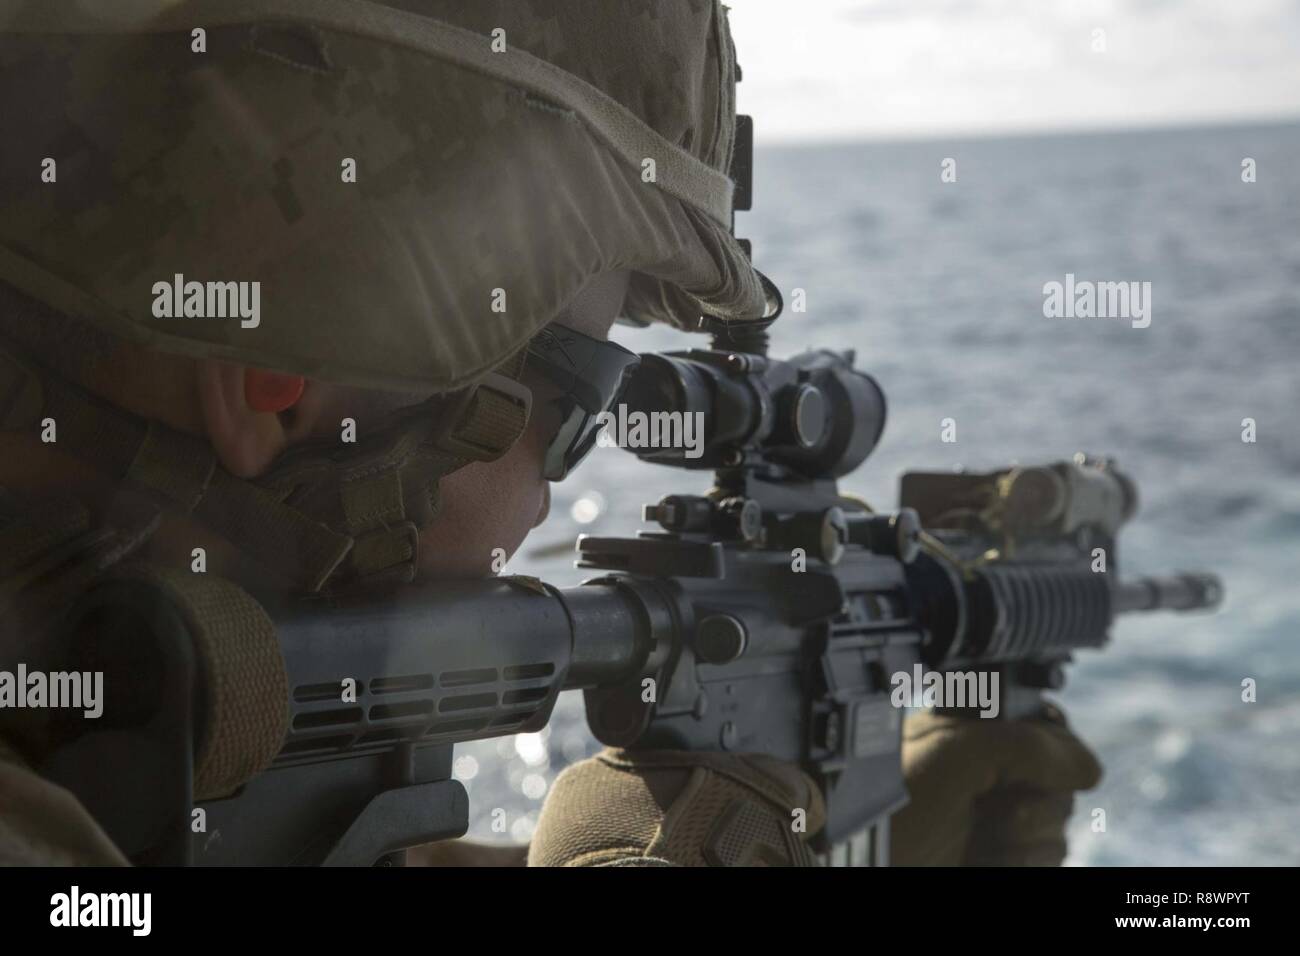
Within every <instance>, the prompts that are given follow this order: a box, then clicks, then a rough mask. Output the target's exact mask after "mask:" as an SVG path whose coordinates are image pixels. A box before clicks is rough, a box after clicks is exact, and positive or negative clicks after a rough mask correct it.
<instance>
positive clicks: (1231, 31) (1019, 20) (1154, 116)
mask: <svg viewBox="0 0 1300 956" xmlns="http://www.w3.org/2000/svg"><path fill="white" fill-rule="evenodd" d="M729 6H730V7H731V26H732V33H733V35H734V36H735V41H736V49H737V55H738V59H739V61H740V65H741V67H742V69H743V71H744V79H743V82H742V83H741V84H740V87H739V93H738V99H739V108H740V111H741V112H744V113H751V114H753V115H754V116H755V128H756V136H757V138H758V140H759V141H760V142H764V143H769V142H787V141H799V140H804V141H807V140H850V139H875V138H879V139H893V138H925V137H932V136H947V135H984V134H998V133H1009V132H1032V131H1049V130H1065V129H1099V128H1101V129H1105V128H1119V127H1135V126H1164V125H1195V124H1200V123H1220V122H1244V121H1253V120H1275V119H1294V118H1300V0H731V2H730V4H729ZM1096 31H1102V32H1101V33H1097V32H1096ZM1094 47H1097V48H1098V49H1094Z"/></svg>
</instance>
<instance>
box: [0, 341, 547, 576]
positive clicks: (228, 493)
mask: <svg viewBox="0 0 1300 956" xmlns="http://www.w3.org/2000/svg"><path fill="white" fill-rule="evenodd" d="M523 360H524V352H523V350H521V351H520V352H519V353H517V354H516V355H515V356H514V357H513V358H511V359H510V360H509V361H507V362H506V363H505V364H503V365H502V366H501V367H500V368H499V369H498V370H497V371H496V372H493V373H489V374H488V375H487V376H485V377H484V378H483V379H482V380H480V381H479V382H478V383H477V384H475V385H471V386H469V387H468V388H466V389H463V390H461V391H459V392H456V393H453V394H452V395H450V396H440V397H439V398H437V399H433V400H431V401H430V402H427V403H425V404H422V405H419V406H414V407H412V408H409V409H404V410H402V411H400V412H398V413H396V414H395V415H393V416H392V417H391V418H390V419H389V421H388V422H386V423H385V424H384V425H383V426H382V427H380V428H379V429H377V430H376V431H375V432H374V433H373V434H371V435H367V436H364V437H363V438H362V440H360V441H358V442H357V443H356V444H355V445H351V446H350V445H343V444H335V443H326V442H314V443H310V444H306V445H301V446H298V447H296V448H293V449H290V451H289V452H287V453H286V454H284V455H283V456H281V458H280V459H279V460H278V461H277V462H276V464H275V465H274V466H273V468H272V470H271V471H270V472H269V473H268V474H266V475H264V476H262V477H259V478H257V479H253V480H244V479H240V478H236V477H234V476H233V475H231V474H230V473H229V472H227V471H226V470H225V469H224V468H222V467H221V465H220V463H219V462H218V460H217V457H216V454H215V453H214V452H213V450H212V448H211V446H210V445H209V443H208V442H207V441H206V440H205V439H203V438H198V437H195V436H192V435H187V434H185V433H183V432H179V431H176V430H175V429H172V428H169V427H167V426H166V425H163V424H160V423H159V422H154V421H149V420H147V419H144V418H140V417H138V416H136V415H133V414H131V413H129V412H126V411H123V410H122V409H120V408H117V407H115V406H113V405H111V404H109V403H107V402H105V401H103V400H101V399H99V398H97V397H96V396H94V395H92V394H90V393H88V392H86V391H85V390H83V389H81V388H79V387H78V386H76V385H74V384H72V383H71V382H68V381H67V380H65V379H63V378H62V377H60V376H58V375H55V374H54V373H52V372H50V371H49V370H47V369H45V368H43V367H42V366H40V365H39V364H38V363H36V362H34V361H32V360H31V359H30V358H28V357H26V356H24V355H22V354H21V353H19V352H18V351H16V350H15V349H13V348H12V347H11V346H10V345H9V343H7V342H4V341H0V429H4V430H15V431H26V430H29V429H30V430H33V431H34V430H38V429H39V428H40V427H41V423H42V422H43V420H44V419H47V418H48V419H53V420H54V422H55V427H56V428H57V436H58V441H59V445H60V447H61V448H64V449H68V450H69V451H70V452H71V453H72V454H73V455H75V456H77V457H78V458H81V459H82V460H84V461H86V462H87V463H88V464H90V465H92V466H94V467H95V468H97V469H98V470H100V471H102V472H104V473H106V474H108V475H110V476H112V477H114V478H115V479H117V480H118V481H119V482H121V483H122V484H123V485H124V486H126V487H129V488H131V489H133V490H139V491H144V492H146V493H147V494H148V495H150V496H151V497H152V498H154V499H155V500H157V501H159V502H160V503H161V504H162V505H163V506H165V507H166V508H168V509H169V510H171V511H173V512H179V513H181V514H184V515H187V516H190V517H192V518H193V519H194V520H196V521H198V522H199V523H201V524H203V525H205V526H206V527H208V528H210V529H212V530H213V531H215V532H216V533H218V534H220V535H221V536H222V537H224V538H225V539H226V540H228V541H229V542H230V543H231V544H232V545H234V546H235V547H236V548H238V549H239V550H240V551H241V552H243V553H244V554H245V555H246V556H247V557H250V558H252V559H253V560H255V561H257V562H259V563H260V564H262V565H264V566H266V567H267V568H268V569H270V570H272V571H274V572H276V573H277V574H279V575H281V576H283V577H284V578H286V579H287V580H288V582H289V583H290V585H291V586H292V587H294V588H295V589H297V590H300V591H302V592H306V593H319V592H335V591H339V590H351V589H353V588H380V587H387V586H391V585H393V584H398V583H403V582H408V581H410V580H411V579H412V578H413V577H414V576H415V570H416V564H417V560H418V542H419V534H420V532H421V531H422V530H423V529H424V528H426V527H427V526H428V525H429V523H430V522H431V521H432V520H433V519H434V516H435V515H436V514H437V512H438V508H439V497H438V483H439V481H440V480H441V479H442V477H443V476H444V475H448V474H451V473H452V472H454V471H456V470H458V469H460V468H462V467H464V466H465V465H467V464H469V463H471V462H473V461H491V460H492V459H495V458H498V457H500V456H501V455H502V454H504V453H505V452H506V451H507V450H508V449H509V448H510V447H511V446H512V445H513V444H514V443H515V442H516V441H517V440H518V439H519V436H520V435H521V434H522V433H523V430H524V426H525V425H526V424H527V422H528V414H529V407H530V402H531V393H530V392H529V390H528V389H527V388H526V387H525V386H523V385H522V384H520V383H519V381H518V377H519V375H520V374H521V373H522V370H523ZM435 410H436V414H435Z"/></svg>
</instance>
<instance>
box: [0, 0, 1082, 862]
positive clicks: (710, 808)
mask: <svg viewBox="0 0 1300 956" xmlns="http://www.w3.org/2000/svg"><path fill="white" fill-rule="evenodd" d="M105 6H106V7H107V9H104V10H98V9H93V8H91V7H90V5H84V4H78V3H70V2H55V0H46V2H42V3H23V2H4V3H0V28H3V33H0V75H3V76H4V77H5V80H6V82H4V83H3V84H0V98H2V99H3V100H4V102H3V103H0V113H3V115H6V116H18V115H21V116H23V117H24V120H23V128H22V129H21V130H19V131H18V135H16V136H14V137H12V139H11V143H13V144H15V145H16V146H17V148H10V149H7V150H6V151H5V153H4V155H3V158H2V159H0V163H3V175H0V190H3V193H2V194H0V208H3V210H4V216H3V217H2V218H0V401H2V402H3V403H4V404H3V405H2V406H0V424H2V425H3V431H2V432H0V447H2V448H3V453H2V454H0V486H3V487H4V488H5V489H6V495H5V498H4V500H3V506H4V510H3V513H2V514H0V520H2V521H3V524H0V535H2V536H3V544H2V545H0V582H3V586H2V588H0V593H2V594H3V595H4V597H5V600H6V604H5V605H4V606H3V607H0V615H2V618H0V619H2V620H3V625H2V626H3V628H4V631H3V633H4V634H5V637H6V640H9V641H12V642H15V643H16V642H17V641H19V640H23V639H30V635H31V634H34V633H38V632H39V630H40V628H41V627H42V626H43V625H44V624H46V623H47V622H48V620H49V619H50V618H51V616H52V615H53V614H54V613H55V611H57V609H58V608H60V607H62V606H64V605H65V604H66V603H67V601H69V600H71V599H72V598H73V597H75V595H76V594H77V593H78V592H79V591H80V590H82V589H84V588H85V587H87V586H88V585H89V584H90V583H92V582H93V581H95V580H98V579H99V578H100V577H102V576H104V575H110V574H114V573H120V572H121V571H122V570H123V569H124V568H129V567H132V566H134V565H136V564H138V563H144V564H146V565H147V566H148V567H150V568H153V569H161V570H154V571H150V572H148V573H152V574H155V575H159V576H161V577H163V578H165V579H167V580H170V581H173V582H174V583H175V582H181V581H182V578H183V579H184V580H185V581H190V582H191V583H189V584H185V583H176V586H177V587H191V586H203V587H207V586H208V585H206V584H204V585H193V583H192V580H193V577H194V576H192V575H191V576H190V577H184V574H188V572H189V570H190V569H191V568H192V566H193V561H194V560H195V555H196V554H197V553H199V551H198V550H197V549H202V550H201V553H202V555H203V558H204V562H205V574H204V577H205V578H208V579H211V580H212V581H214V582H216V581H220V580H229V581H234V582H237V583H239V584H240V585H242V586H244V587H245V588H247V589H248V590H249V591H252V592H253V593H257V594H270V595H274V594H280V595H293V594H302V593H309V594H310V593H315V594H322V593H327V594H353V593H363V592H364V593H369V594H370V595H371V596H374V597H386V598H387V599H392V600H397V599H399V596H400V593H401V592H400V589H401V588H403V587H410V586H419V585H421V584H423V586H434V587H436V586H437V585H436V582H437V581H438V580H442V579H446V578H451V577H474V576H482V575H485V574H488V573H490V572H491V567H492V558H493V555H494V553H496V552H498V549H499V551H501V552H504V553H507V554H509V553H512V552H513V551H514V550H515V548H516V547H517V546H518V545H519V543H520V542H521V541H522V540H523V538H524V536H525V535H526V534H527V533H528V531H529V530H530V529H531V528H532V527H533V526H534V525H535V524H536V523H538V522H540V521H541V520H542V519H543V518H544V517H545V513H546V508H547V503H548V500H549V495H548V491H547V481H548V480H558V479H559V478H562V477H563V475H564V474H565V473H567V471H568V470H569V469H571V468H572V467H573V466H574V465H575V464H576V463H577V462H578V461H579V460H580V459H581V457H582V456H583V455H584V454H585V453H586V452H587V451H589V450H590V447H591V445H592V442H591V441H589V440H585V439H589V438H591V437H594V436H593V433H592V431H591V428H592V422H593V421H594V418H595V415H596V414H597V413H598V412H600V411H603V410H605V409H607V408H608V407H609V406H610V405H611V404H612V403H613V402H614V401H615V400H616V398H617V393H616V392H615V391H613V390H612V388H611V386H610V384H609V379H607V378H604V377H602V378H600V379H599V380H593V381H590V382H586V383H585V385H587V386H589V388H587V389H586V390H585V392H584V394H586V395H587V396H588V397H587V398H586V399H585V400H584V401H578V400H577V399H576V398H575V394H574V393H573V392H572V391H570V392H565V391H564V390H562V389H560V388H559V387H557V385H556V384H555V383H554V382H552V381H550V380H548V379H546V378H545V377H544V376H540V375H538V374H536V373H535V372H534V371H530V370H529V366H528V364H527V362H526V360H525V358H524V356H525V349H526V346H527V344H528V343H529V342H530V340H532V339H533V337H534V336H535V335H536V334H537V333H538V332H539V331H541V330H542V329H544V328H549V329H551V330H558V331H559V332H560V334H562V335H564V336H570V337H576V338H574V339H573V341H580V342H582V343H583V347H584V348H589V349H590V350H591V352H592V354H593V355H598V356H599V363H598V364H600V365H601V367H604V368H608V367H617V364H618V362H619V361H621V360H622V359H621V358H620V355H625V354H626V353H623V350H621V349H619V348H618V347H617V346H614V345H611V344H608V343H607V342H606V341H605V340H606V336H607V333H608V330H609V328H610V326H611V325H612V324H613V322H614V320H615V319H616V317H619V316H620V315H621V316H623V317H626V318H628V319H630V320H632V321H635V322H641V323H645V322H650V321H667V322H670V323H673V324H675V325H678V326H681V327H685V328H689V327H692V326H693V325H694V324H695V323H696V322H697V321H698V316H700V315H706V314H707V315H712V316H715V317H718V318H720V319H723V320H734V321H743V320H745V319H752V318H757V317H761V316H763V315H764V314H765V313H766V312H768V311H769V310H770V309H771V304H770V301H769V298H770V295H769V289H768V286H767V284H766V282H765V280H764V279H763V278H762V277H761V276H760V275H759V274H758V273H757V272H756V271H755V270H754V269H753V267H752V265H751V264H750V261H749V258H748V256H747V254H746V252H745V251H744V249H743V248H742V247H741V245H740V244H739V242H738V241H737V240H736V239H735V238H734V236H733V235H732V233H731V229H730V218H731V182H730V180H729V179H728V178H727V175H726V171H727V170H728V168H729V163H730V158H731V154H732V150H733V145H734V136H735V105H734V83H735V61H734V51H733V48H732V43H731V39H730V34H729V31H728V27H727V23H726V16H725V11H724V9H723V8H722V6H721V5H720V4H719V3H717V2H708V0H674V2H671V3H650V2H637V3H622V4H618V5H614V4H598V5H592V4H580V3H574V2H564V0H532V2H529V3H526V4H519V3H506V2H504V0H494V2H481V3H475V4H464V3H458V2H454V0H401V2H390V3H386V4H382V5H381V4H319V3H313V2H310V0H266V2H264V3H250V4H239V5H234V4H228V3H224V2H218V0H189V2H183V3H173V2H163V0H158V2H156V3H154V4H152V5H151V4H150V3H148V2H144V3H136V4H132V5H131V6H130V8H129V12H118V10H117V8H115V7H111V5H105ZM18 99H21V100H22V106H23V109H22V110H21V112H20V111H19V110H18V109H17V103H16V101H17V100H18ZM11 101H15V102H11ZM160 302H169V303H170V305H168V306H166V307H162V306H160V305H159V303H160ZM592 394H595V395H598V396H599V398H598V400H593V399H592V398H591V397H590V396H591V395H592ZM593 402H594V404H595V405H599V406H600V407H592V406H593ZM168 569H179V570H180V571H181V572H183V574H182V576H181V577H175V576H173V577H167V575H168V574H169V573H174V572H169V571H168ZM211 586H212V587H214V588H215V589H216V590H214V591H213V592H212V593H213V594H216V595H218V597H217V598H216V599H215V600H216V603H217V605H218V608H219V605H220V602H221V600H222V599H221V598H220V595H222V594H225V593H226V592H223V591H221V590H220V587H219V585H217V584H213V585H211ZM906 735H907V739H906V742H905V750H904V763H905V771H906V774H907V780H908V786H909V789H910V791H911V794H912V803H911V805H910V806H909V808H908V809H907V810H905V811H904V812H903V813H902V814H901V815H900V816H899V817H898V818H896V821H895V835H894V846H893V850H894V858H895V861H896V862H902V863H922V864H924V863H959V862H977V863H984V862H1006V863H1058V862H1059V861H1060V860H1061V859H1062V857H1063V855H1064V847H1065V845H1064V835H1063V834H1064V825H1065V822H1066V820H1067V818H1068V815H1069V811H1070V806H1071V802H1072V793H1073V791H1074V790H1077V789H1084V788H1087V787H1090V786H1092V785H1093V784H1095V782H1096V780H1097V778H1098V775H1099V768H1098V767H1097V764H1096V761H1095V759H1094V758H1093V757H1092V755H1091V754H1090V753H1089V752H1088V751H1087V749H1086V748H1085V747H1084V746H1083V745H1082V744H1081V743H1080V742H1079V741H1078V740H1077V739H1076V738H1075V737H1074V736H1073V735H1072V734H1071V733H1070V732H1069V730H1068V729H1067V728H1066V726H1065V724H1064V722H1063V720H1061V719H1060V718H1059V715H1053V716H1049V717H1045V718H1044V719H1043V720H1041V721H1025V722H1017V723H1007V724H1004V723H1000V722H996V721H988V722H986V721H971V722H956V721H951V720H948V719H945V718H939V717H923V718H919V719H913V720H912V721H911V722H910V723H909V725H908V728H907V732H906ZM270 736H271V737H272V738H273V737H274V735H273V734H272V735H270ZM276 743H277V741H276V740H274V739H271V740H270V742H269V745H270V746H272V747H273V746H274V745H275V744H276ZM38 749H39V741H34V740H30V739H27V738H25V737H24V735H23V734H22V732H21V731H14V732H12V733H8V735H7V736H6V737H5V743H4V751H3V753H4V759H3V760H2V761H0V861H3V862H7V863H37V864H41V863H64V862H82V863H121V862H125V861H124V859H123V857H122V855H121V854H120V853H119V852H118V850H117V849H116V848H115V847H113V846H112V844H111V842H110V841H109V840H108V839H107V837H106V836H105V835H104V834H103V832H102V831H101V830H100V829H99V827H98V826H97V825H96V824H95V822H94V821H93V820H92V819H91V818H90V817H89V815H88V814H87V813H86V812H85V810H84V809H83V808H82V807H81V806H80V805H79V804H78V803H77V802H76V801H75V799H73V798H72V797H71V795H70V794H68V793H67V792H66V791H62V790H60V789H59V788H57V787H55V786H54V785H52V784H51V783H49V782H48V781H45V780H42V779H41V778H40V777H39V776H37V775H36V774H35V773H34V772H33V770H32V769H31V765H32V763H33V762H34V758H35V757H36V756H37V751H38ZM267 759H269V757H268V758H267ZM200 783H202V782H201V781H200V782H196V786H197V787H198V789H199V791H200V795H202V791H203V786H200V785H199V784H200ZM207 783H208V784H209V785H210V786H211V787H213V788H216V790H220V789H221V786H228V785H229V783H230V781H229V780H225V781H208V782H207ZM817 803H818V796H817V793H816V790H815V787H814V786H813V784H812V782H811V780H810V779H809V778H807V777H805V776H804V775H803V774H802V773H801V772H800V771H799V770H798V769H797V768H794V767H791V766H785V765H781V764H779V763H778V762H776V761H774V760H771V759H769V758H765V757H762V756H760V755H754V756H737V755H722V754H718V755H704V754H689V755H685V754H665V753H651V754H644V753H638V754H631V753H623V752H617V751H606V752H604V753H602V754H600V755H598V756H597V757H594V758H592V759H590V760H586V761H583V762H581V763H579V764H577V765H575V766H573V767H571V768H569V769H568V770H566V771H565V773H564V774H562V775H561V777H560V778H559V780H557V782H556V785H555V787H554V789H553V791H552V793H551V794H550V796H549V798H548V800H547V803H546V806H545V808H544V810H543V813H542V817H541V820H540V823H539V827H538V830H537V833H536V836H535V838H534V840H533V843H532V846H531V848H530V850H529V853H528V859H529V862H530V863H533V864H537V865H584V864H593V865H606V864H646V863H649V864H664V863H667V864H686V865H690V864H699V863H706V862H717V861H718V859H720V855H719V853H718V852H716V851H717V850H718V847H717V846H716V843H717V841H718V840H719V839H721V837H722V834H720V833H719V832H718V828H716V827H713V826H712V825H711V823H712V821H714V820H715V819H717V818H718V817H719V816H720V815H721V814H722V813H723V811H724V810H728V808H731V809H732V810H735V811H736V813H737V814H739V816H738V818H739V819H743V820H744V821H746V825H745V828H744V836H745V837H746V839H747V841H748V845H747V847H745V848H742V849H743V852H741V853H739V854H738V855H735V856H732V857H728V859H734V860H736V861H737V862H748V863H795V864H803V863H810V862H812V857H811V854H810V853H809V852H808V850H807V848H806V846H805V845H804V844H803V842H802V839H803V837H802V835H795V834H792V833H791V831H790V828H789V825H788V821H789V819H790V808H791V807H804V808H807V809H808V810H809V818H810V819H809V825H808V828H807V832H808V833H814V832H816V828H817V816H818V811H817ZM728 832H732V831H728ZM471 855H472V854H471ZM456 856H457V851H456V850H455V849H454V848H453V850H452V851H450V853H448V852H446V851H444V852H442V853H441V855H440V854H439V853H434V854H433V855H432V857H433V859H434V861H436V860H437V859H443V860H447V859H452V858H453V857H456ZM460 856H461V857H463V856H464V854H463V853H461V854H460ZM492 859H496V860H500V859H501V858H500V857H493V858H492Z"/></svg>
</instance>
